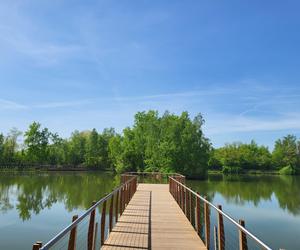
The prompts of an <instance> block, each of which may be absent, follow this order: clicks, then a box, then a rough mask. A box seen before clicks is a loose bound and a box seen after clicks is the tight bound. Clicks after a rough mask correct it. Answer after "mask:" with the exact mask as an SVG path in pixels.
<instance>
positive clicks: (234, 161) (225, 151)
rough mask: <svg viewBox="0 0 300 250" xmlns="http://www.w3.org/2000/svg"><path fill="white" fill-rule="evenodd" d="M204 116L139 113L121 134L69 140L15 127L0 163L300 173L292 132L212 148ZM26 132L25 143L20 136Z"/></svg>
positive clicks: (77, 135) (194, 173)
mask: <svg viewBox="0 0 300 250" xmlns="http://www.w3.org/2000/svg"><path fill="white" fill-rule="evenodd" d="M203 124H204V119H203V117H202V116H201V114H199V115H197V116H195V117H194V118H191V117H190V116H189V114H188V112H182V113H181V114H180V115H175V114H171V113H169V112H165V113H164V114H163V115H161V116H160V115H159V114H158V112H157V111H153V110H150V111H148V112H138V113H137V114H135V116H134V124H133V126H131V127H127V128H125V129H124V130H123V131H122V133H116V131H115V130H114V129H113V128H106V129H104V130H103V131H102V132H99V131H97V130H96V129H92V130H91V131H81V132H79V131H74V132H73V133H72V134H71V136H70V138H61V137H60V136H59V135H58V134H57V133H53V132H51V131H49V129H48V128H45V127H42V125H41V124H40V123H37V122H33V123H32V124H30V126H29V128H28V129H27V131H25V133H21V132H20V131H18V130H17V129H12V130H11V131H10V132H9V134H8V135H6V136H4V135H3V134H0V166H1V165H2V166H3V165H5V164H6V165H7V164H9V165H14V166H23V165H30V164H34V165H52V166H64V165H68V166H74V167H75V166H80V167H85V168H94V169H102V170H104V169H105V170H112V171H115V172H118V173H122V172H126V171H160V172H179V173H182V174H185V175H187V176H190V177H199V176H204V175H205V174H206V173H207V170H218V171H222V172H223V173H241V172H246V171H249V170H259V171H279V172H280V173H282V174H295V173H299V172H300V141H299V140H297V138H296V136H294V135H287V136H285V137H284V138H282V139H278V140H277V141H276V142H275V145H274V150H273V151H270V150H269V149H268V148H267V147H265V146H260V145H257V143H256V142H254V141H252V142H251V143H249V144H247V143H231V144H226V145H225V146H223V147H221V148H213V147H212V146H211V143H210V141H209V139H208V138H206V137H205V136H204V134H203V131H202V126H203ZM21 135H23V140H22V142H21V143H20V142H19V138H20V136H21Z"/></svg>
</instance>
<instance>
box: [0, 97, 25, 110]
mask: <svg viewBox="0 0 300 250" xmlns="http://www.w3.org/2000/svg"><path fill="white" fill-rule="evenodd" d="M27 108H28V107H27V106H25V105H22V104H19V103H17V102H14V101H10V100H5V99H0V109H1V110H5V109H9V110H20V109H27Z"/></svg>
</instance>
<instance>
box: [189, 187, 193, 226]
mask: <svg viewBox="0 0 300 250" xmlns="http://www.w3.org/2000/svg"><path fill="white" fill-rule="evenodd" d="M189 203H190V204H189V207H190V211H189V214H190V217H189V219H190V222H191V224H193V222H192V218H193V217H192V192H191V191H189Z"/></svg>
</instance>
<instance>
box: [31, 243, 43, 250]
mask: <svg viewBox="0 0 300 250" xmlns="http://www.w3.org/2000/svg"><path fill="white" fill-rule="evenodd" d="M42 246H43V243H42V242H41V241H37V242H36V243H35V244H33V246H32V250H39V249H40V248H41V247H42Z"/></svg>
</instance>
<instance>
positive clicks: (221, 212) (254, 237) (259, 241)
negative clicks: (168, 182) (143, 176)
mask: <svg viewBox="0 0 300 250" xmlns="http://www.w3.org/2000/svg"><path fill="white" fill-rule="evenodd" d="M169 178H170V179H172V181H175V182H176V183H177V184H179V185H181V186H182V187H183V188H185V189H186V190H188V191H189V192H191V193H192V194H194V195H195V196H196V197H198V198H200V199H201V200H202V201H203V202H205V203H207V204H208V205H210V206H211V207H213V208H214V209H215V210H216V211H218V213H220V214H222V215H223V216H224V217H226V218H227V219H228V220H229V221H231V222H232V223H233V224H234V225H235V226H237V227H238V228H239V229H240V230H241V231H243V232H244V233H245V234H247V235H249V236H250V237H251V238H252V239H253V240H255V241H256V242H257V243H259V244H260V245H261V246H262V247H264V248H265V249H266V250H272V249H271V248H270V247H268V246H267V245H266V244H265V243H263V242H262V241H261V240H260V239H258V238H257V237H256V236H255V235H253V234H252V233H250V232H249V231H248V230H247V229H246V228H244V227H242V226H241V225H240V224H238V223H237V222H236V221H235V220H234V219H233V218H231V217H230V216H229V215H228V214H226V213H224V212H223V211H222V210H220V209H219V208H217V207H216V206H215V205H214V204H212V203H211V202H209V201H208V200H206V199H205V198H203V197H202V196H201V195H199V194H197V193H196V192H195V191H193V190H192V189H190V188H188V187H187V186H185V185H184V184H182V183H181V182H179V181H177V180H176V179H174V178H173V177H171V176H169Z"/></svg>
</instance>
